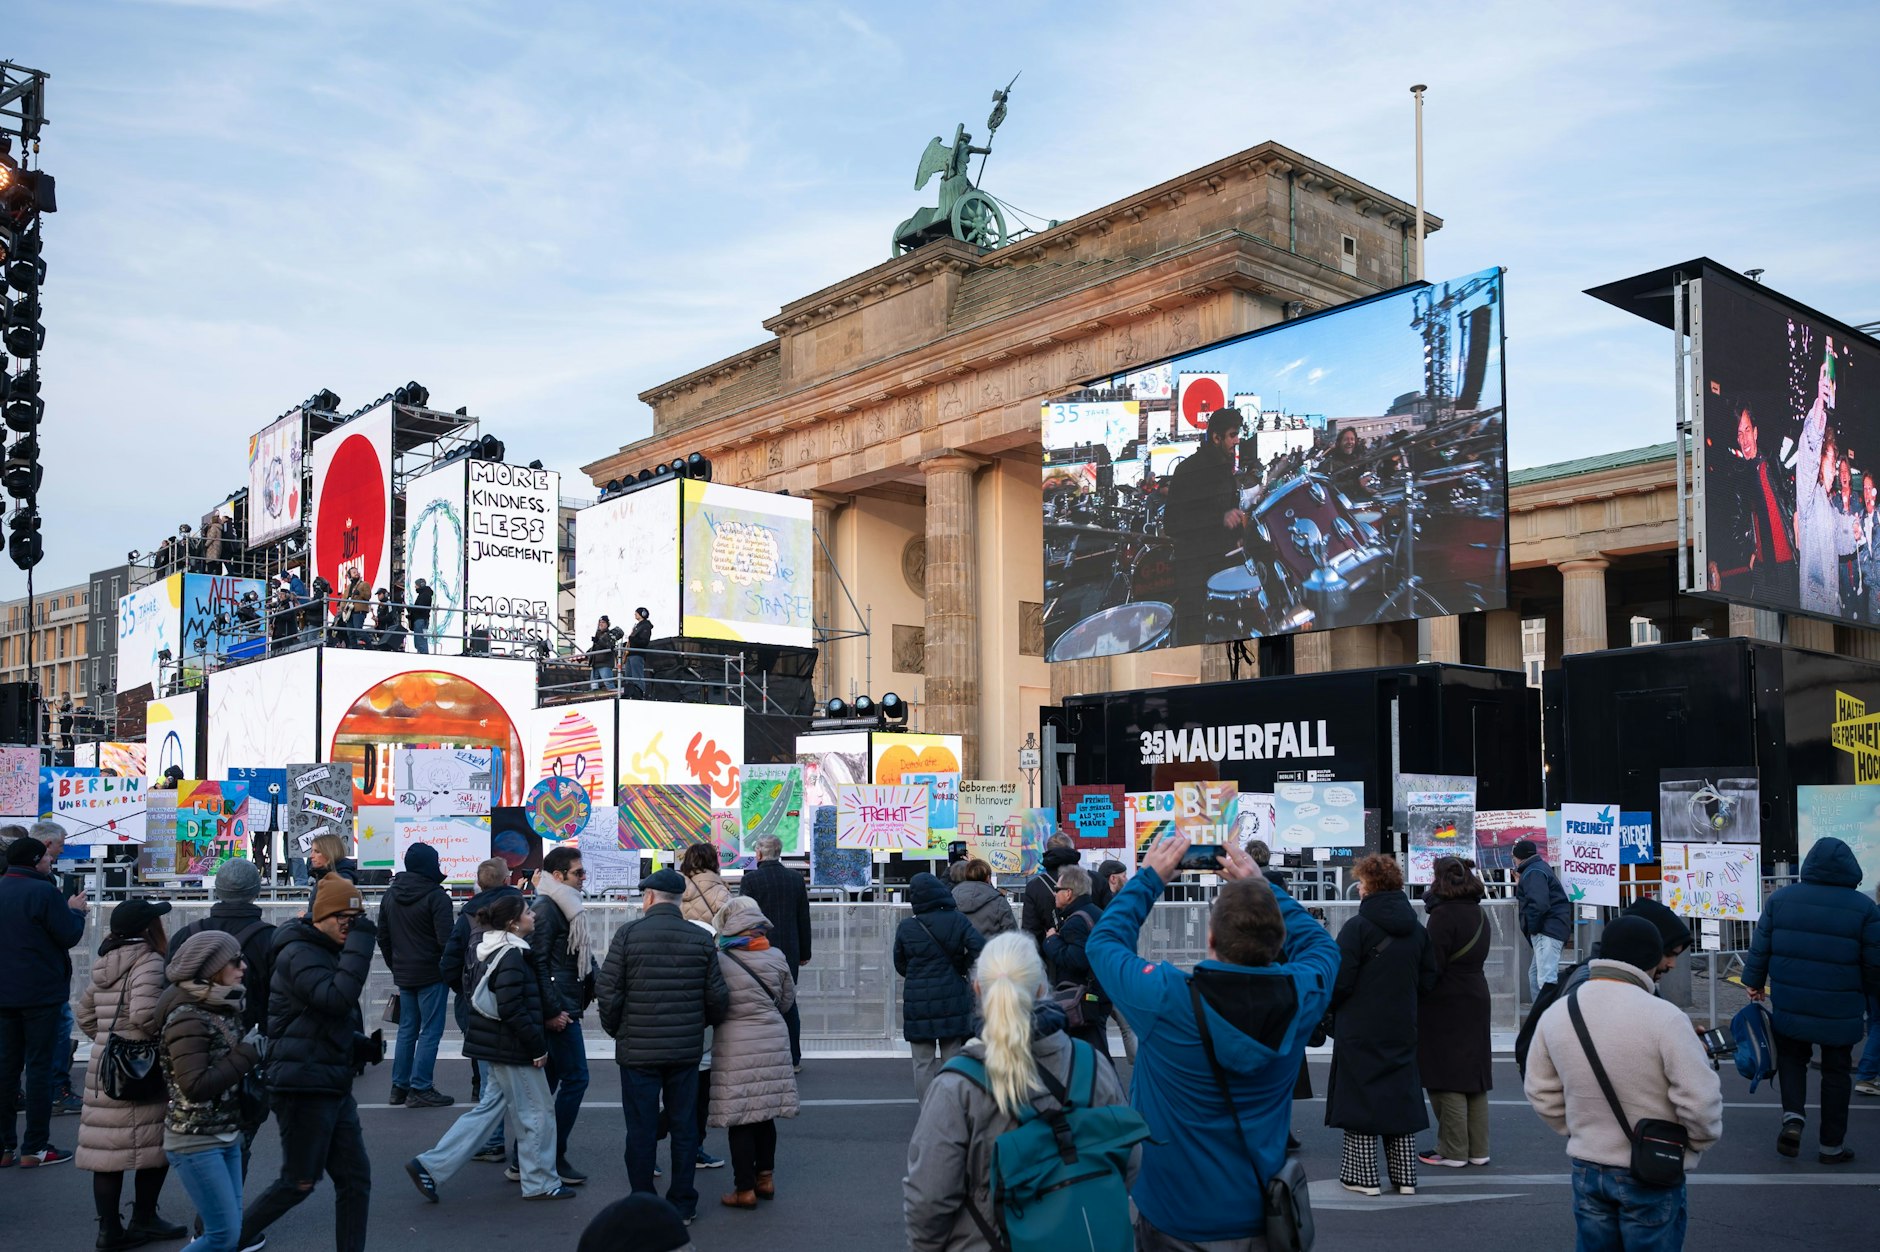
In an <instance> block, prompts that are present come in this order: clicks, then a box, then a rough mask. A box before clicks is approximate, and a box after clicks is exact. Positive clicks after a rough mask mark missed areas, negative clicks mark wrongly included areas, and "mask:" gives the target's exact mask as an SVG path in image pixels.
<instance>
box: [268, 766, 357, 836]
mask: <svg viewBox="0 0 1880 1252" xmlns="http://www.w3.org/2000/svg"><path fill="white" fill-rule="evenodd" d="M356 795H357V791H356V789H355V788H354V786H353V775H352V767H351V766H349V765H347V764H346V763H345V762H343V761H340V762H334V763H331V764H320V763H317V762H313V763H305V762H303V763H300V764H292V765H289V766H288V767H287V814H286V818H285V820H286V823H287V824H286V831H287V855H288V856H290V857H304V856H306V855H307V852H308V850H309V849H311V848H312V847H313V841H314V840H315V839H317V838H318V837H320V836H321V835H337V836H339V840H340V842H341V844H343V845H344V846H345V847H346V848H347V849H348V850H351V849H352V846H353V800H354V798H355V796H356Z"/></svg>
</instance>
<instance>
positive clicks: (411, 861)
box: [405, 843, 444, 883]
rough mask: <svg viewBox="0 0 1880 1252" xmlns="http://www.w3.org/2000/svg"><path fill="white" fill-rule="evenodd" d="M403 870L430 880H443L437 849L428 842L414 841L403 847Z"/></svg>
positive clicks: (442, 870)
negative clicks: (407, 846)
mask: <svg viewBox="0 0 1880 1252" xmlns="http://www.w3.org/2000/svg"><path fill="white" fill-rule="evenodd" d="M405 872H406V873H407V874H416V875H417V876H418V877H420V878H428V879H430V880H431V881H432V882H440V883H441V882H443V881H444V867H443V865H442V864H441V863H440V862H439V861H438V857H437V849H436V848H434V847H432V846H431V845H430V844H428V843H414V844H412V845H411V846H410V847H409V848H406V849H405Z"/></svg>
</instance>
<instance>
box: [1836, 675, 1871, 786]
mask: <svg viewBox="0 0 1880 1252" xmlns="http://www.w3.org/2000/svg"><path fill="white" fill-rule="evenodd" d="M1828 742H1829V743H1831V744H1833V745H1834V746H1835V747H1836V748H1839V749H1840V750H1841V751H1843V752H1846V753H1848V754H1849V755H1851V756H1852V757H1853V758H1854V781H1855V782H1857V783H1880V713H1875V714H1869V713H1868V712H1867V702H1866V701H1865V700H1857V699H1855V698H1854V697H1853V696H1850V695H1848V694H1847V692H1845V691H1837V692H1835V693H1834V721H1833V722H1832V723H1830V724H1829V726H1828Z"/></svg>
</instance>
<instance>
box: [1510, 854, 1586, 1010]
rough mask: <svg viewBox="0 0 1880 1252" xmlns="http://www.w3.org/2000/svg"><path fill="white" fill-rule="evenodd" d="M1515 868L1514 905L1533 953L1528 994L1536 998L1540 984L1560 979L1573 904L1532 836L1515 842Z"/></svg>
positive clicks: (1569, 932) (1570, 926)
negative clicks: (1561, 958)
mask: <svg viewBox="0 0 1880 1252" xmlns="http://www.w3.org/2000/svg"><path fill="white" fill-rule="evenodd" d="M1514 870H1515V889H1514V898H1515V908H1516V910H1517V911H1518V912H1519V914H1520V918H1521V934H1522V935H1523V936H1524V937H1526V939H1527V941H1528V947H1529V948H1531V949H1532V950H1533V957H1534V960H1533V964H1531V965H1530V966H1528V995H1529V997H1530V998H1538V997H1539V995H1540V993H1541V988H1542V987H1544V986H1545V985H1547V984H1548V983H1550V982H1558V981H1559V980H1560V951H1561V949H1562V948H1564V947H1566V944H1567V940H1568V939H1569V938H1571V937H1572V935H1573V906H1572V904H1570V903H1569V902H1568V901H1567V892H1566V888H1564V887H1562V886H1561V885H1560V879H1559V878H1558V877H1556V876H1555V874H1554V871H1553V869H1552V868H1551V867H1550V866H1549V865H1548V864H1547V862H1546V861H1544V860H1542V859H1541V855H1540V849H1539V848H1538V847H1537V846H1535V843H1534V841H1533V840H1532V839H1520V840H1517V841H1516V842H1515V845H1514Z"/></svg>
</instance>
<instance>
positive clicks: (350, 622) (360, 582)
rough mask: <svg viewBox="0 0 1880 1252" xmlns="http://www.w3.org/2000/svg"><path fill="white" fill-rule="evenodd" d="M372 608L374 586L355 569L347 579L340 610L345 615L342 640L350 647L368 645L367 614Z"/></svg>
mask: <svg viewBox="0 0 1880 1252" xmlns="http://www.w3.org/2000/svg"><path fill="white" fill-rule="evenodd" d="M371 610H372V588H370V587H368V586H366V580H365V579H364V578H363V577H361V576H360V573H359V571H358V570H356V569H355V570H353V571H352V572H351V573H350V574H349V575H348V576H347V579H346V598H345V599H344V600H342V601H341V602H340V611H341V613H342V614H343V615H344V617H345V632H344V633H343V634H342V635H341V636H340V640H341V642H342V643H343V644H345V646H346V647H348V648H363V647H365V646H366V614H367V613H369V612H370V611H371Z"/></svg>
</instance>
